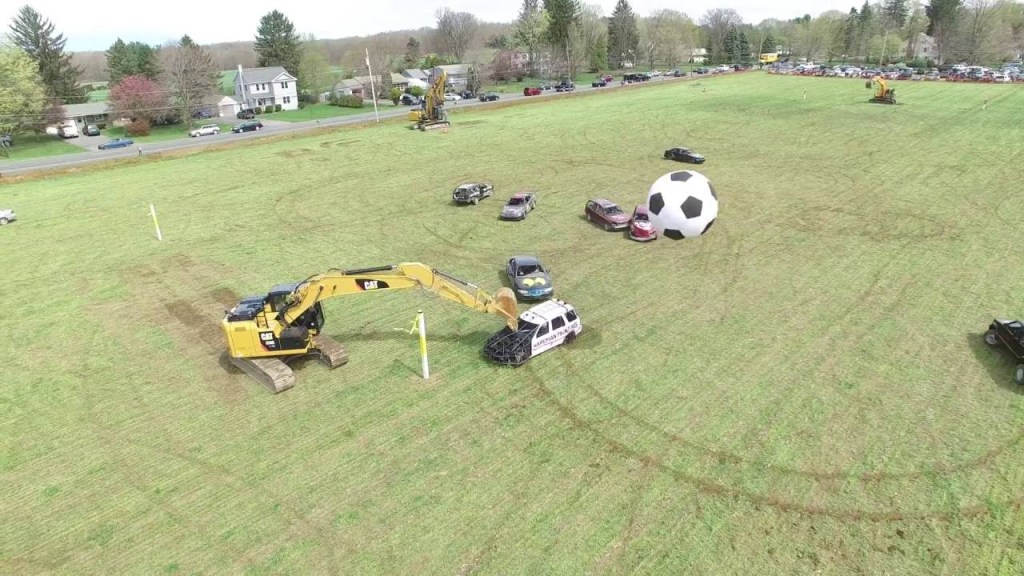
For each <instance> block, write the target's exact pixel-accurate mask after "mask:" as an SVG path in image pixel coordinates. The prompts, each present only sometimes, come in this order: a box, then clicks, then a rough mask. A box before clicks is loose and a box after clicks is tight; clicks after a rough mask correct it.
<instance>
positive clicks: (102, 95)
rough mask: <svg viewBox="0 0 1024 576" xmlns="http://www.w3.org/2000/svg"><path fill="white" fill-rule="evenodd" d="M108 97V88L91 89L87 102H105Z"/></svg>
mask: <svg viewBox="0 0 1024 576" xmlns="http://www.w3.org/2000/svg"><path fill="white" fill-rule="evenodd" d="M109 99H110V90H93V91H91V92H89V102H106V101H107V100H109Z"/></svg>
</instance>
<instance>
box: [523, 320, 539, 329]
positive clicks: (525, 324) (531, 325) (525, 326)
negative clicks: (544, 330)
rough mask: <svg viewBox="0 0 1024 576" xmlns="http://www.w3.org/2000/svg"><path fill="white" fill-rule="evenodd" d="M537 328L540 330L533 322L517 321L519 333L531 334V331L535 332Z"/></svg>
mask: <svg viewBox="0 0 1024 576" xmlns="http://www.w3.org/2000/svg"><path fill="white" fill-rule="evenodd" d="M538 328H540V326H539V325H537V324H534V323H533V322H527V321H526V320H523V319H520V320H519V330H520V331H521V332H533V331H535V330H537V329H538Z"/></svg>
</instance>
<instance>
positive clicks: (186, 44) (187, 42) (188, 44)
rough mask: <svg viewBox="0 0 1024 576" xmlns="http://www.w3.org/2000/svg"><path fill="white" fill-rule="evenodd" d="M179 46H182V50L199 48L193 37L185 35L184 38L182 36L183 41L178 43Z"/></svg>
mask: <svg viewBox="0 0 1024 576" xmlns="http://www.w3.org/2000/svg"><path fill="white" fill-rule="evenodd" d="M178 44H180V45H181V47H182V48H195V47H197V44H196V43H195V42H194V41H193V40H192V37H190V36H189V35H188V34H185V35H184V36H182V37H181V40H180V41H178Z"/></svg>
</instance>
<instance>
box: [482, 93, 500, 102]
mask: <svg viewBox="0 0 1024 576" xmlns="http://www.w3.org/2000/svg"><path fill="white" fill-rule="evenodd" d="M497 99H498V95H497V94H495V93H494V92H488V93H487V94H481V95H480V101H481V102H494V101H495V100H497Z"/></svg>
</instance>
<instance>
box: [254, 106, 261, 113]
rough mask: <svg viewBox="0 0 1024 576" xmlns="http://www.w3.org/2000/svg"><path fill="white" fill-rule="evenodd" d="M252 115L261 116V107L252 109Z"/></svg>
mask: <svg viewBox="0 0 1024 576" xmlns="http://www.w3.org/2000/svg"><path fill="white" fill-rule="evenodd" d="M252 113H253V114H263V107H262V106H257V107H255V108H253V109H252Z"/></svg>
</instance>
